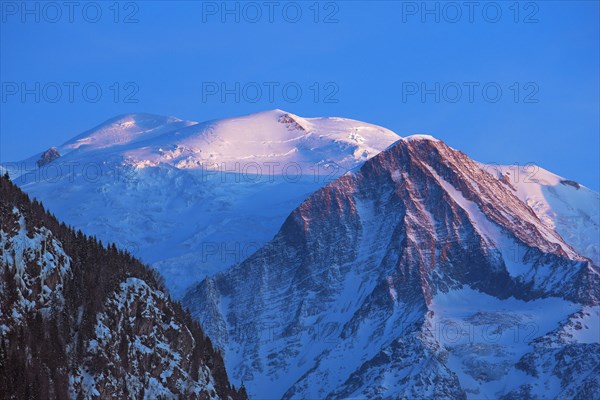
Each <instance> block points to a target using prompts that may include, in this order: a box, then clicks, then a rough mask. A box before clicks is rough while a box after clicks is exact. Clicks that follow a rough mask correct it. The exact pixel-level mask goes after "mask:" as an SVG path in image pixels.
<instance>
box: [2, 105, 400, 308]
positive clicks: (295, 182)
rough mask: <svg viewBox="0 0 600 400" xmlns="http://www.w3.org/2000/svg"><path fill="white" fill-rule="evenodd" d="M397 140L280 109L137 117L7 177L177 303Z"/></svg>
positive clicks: (18, 166) (16, 167)
mask: <svg viewBox="0 0 600 400" xmlns="http://www.w3.org/2000/svg"><path fill="white" fill-rule="evenodd" d="M398 139H399V137H398V136H397V135H396V134H395V133H393V132H391V131H389V130H387V129H384V128H381V127H378V126H375V125H371V124H368V123H364V122H359V121H354V120H349V119H343V118H301V117H298V116H296V115H293V114H290V113H287V112H285V111H281V110H271V111H266V112H261V113H257V114H252V115H247V116H243V117H237V118H229V119H223V120H214V121H208V122H204V123H196V122H190V121H182V120H180V119H177V118H174V117H161V116H156V115H148V114H132V115H125V116H120V117H117V118H114V119H112V120H109V121H107V122H105V123H103V124H101V125H100V126H98V127H96V128H94V129H91V130H89V131H87V132H84V133H83V134H81V135H79V136H76V137H75V138H73V139H72V140H69V141H68V142H66V143H65V144H63V145H62V146H57V147H56V150H57V151H58V153H59V154H60V158H58V159H54V160H53V161H50V162H48V163H47V164H46V165H43V166H42V167H38V166H37V161H38V160H40V158H42V157H43V153H40V154H36V155H35V156H33V157H31V158H29V159H27V160H25V161H23V162H20V163H13V164H9V165H8V166H9V167H10V169H11V176H12V178H13V179H14V180H15V181H16V182H17V184H19V185H20V186H21V187H22V188H23V189H24V190H25V191H26V192H27V193H29V194H30V195H32V196H35V197H37V198H38V199H40V200H41V201H42V202H43V203H44V205H46V206H47V207H48V208H50V209H52V210H53V212H54V213H55V214H56V215H57V216H58V217H59V218H61V219H62V220H64V221H65V222H67V223H69V224H72V225H73V226H76V227H77V228H79V229H82V230H83V231H84V232H86V233H88V234H92V235H96V236H98V237H99V238H100V239H102V240H103V241H104V242H107V241H111V242H116V243H117V244H118V245H119V246H120V247H123V248H126V249H128V250H129V251H130V252H132V253H133V254H134V255H136V256H138V257H140V258H141V259H142V260H143V261H145V262H147V263H150V264H151V265H153V266H155V267H156V268H157V269H158V270H159V271H160V272H161V273H162V274H163V276H164V277H165V279H166V283H167V286H168V287H169V289H170V290H171V291H172V293H173V294H174V295H175V296H179V295H181V294H182V293H183V291H184V290H185V289H186V288H187V287H188V286H189V285H191V284H192V283H194V282H197V281H199V280H201V279H203V278H204V277H205V276H207V275H210V274H212V273H215V272H218V271H221V270H223V269H224V268H225V267H227V266H229V265H232V264H235V263H237V262H240V261H242V260H243V259H245V258H246V257H247V256H249V255H250V254H252V253H253V252H254V251H255V250H256V249H258V248H259V247H260V246H261V245H262V244H264V243H265V242H266V241H268V240H269V239H271V238H272V237H273V235H274V234H275V233H276V232H277V229H278V228H279V226H280V225H281V224H282V223H283V221H284V219H285V217H286V216H287V214H289V212H290V211H292V210H293V209H294V208H295V207H296V206H298V205H299V204H300V202H301V201H302V200H303V199H304V198H305V197H306V196H308V195H309V194H310V193H312V192H314V191H315V190H316V189H318V188H319V187H321V186H323V185H325V184H327V183H329V182H331V181H332V180H334V179H335V178H337V177H338V176H340V175H342V174H344V173H345V172H346V171H348V170H351V169H353V168H356V167H357V166H359V165H361V164H362V163H363V162H364V161H365V160H367V159H368V158H370V157H372V156H373V155H375V154H377V153H378V152H379V151H381V150H383V149H385V148H387V147H388V146H389V145H390V144H392V143H393V142H395V141H396V140H398ZM52 158H53V157H52ZM52 158H50V160H52Z"/></svg>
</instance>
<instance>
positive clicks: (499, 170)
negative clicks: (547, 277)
mask: <svg viewBox="0 0 600 400" xmlns="http://www.w3.org/2000/svg"><path fill="white" fill-rule="evenodd" d="M484 168H485V169H486V170H487V171H488V172H490V173H492V174H493V175H496V176H498V177H499V178H500V179H501V180H502V182H503V183H504V184H505V185H506V186H507V187H508V188H510V189H511V190H512V191H513V192H514V193H515V194H516V195H517V196H518V197H519V198H520V199H521V200H522V201H523V202H524V203H525V204H527V205H528V206H529V207H531V209H532V210H533V211H534V212H535V213H536V215H537V216H538V217H539V218H540V220H541V221H542V222H543V223H544V224H546V225H547V226H549V227H551V228H552V229H555V230H556V231H557V232H558V233H559V234H560V235H561V236H562V237H563V239H564V240H565V241H566V242H567V243H569V244H570V245H571V246H572V247H573V248H574V249H575V250H577V252H579V253H580V254H582V255H584V256H586V257H588V258H590V259H591V260H592V261H594V263H595V264H596V265H600V194H598V193H596V192H594V191H592V190H590V189H588V188H587V187H585V186H583V185H580V184H579V183H577V182H574V181H570V180H567V179H565V178H562V177H560V176H558V175H555V174H553V173H551V172H549V171H546V170H545V169H543V168H540V167H539V166H537V165H533V164H530V165H522V166H514V165H492V164H487V165H485V166H484Z"/></svg>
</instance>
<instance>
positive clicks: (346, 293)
mask: <svg viewBox="0 0 600 400" xmlns="http://www.w3.org/2000/svg"><path fill="white" fill-rule="evenodd" d="M498 178H501V179H498ZM553 182H554V183H556V182H555V181H550V180H544V181H538V182H537V183H535V184H531V185H529V186H527V185H523V186H519V185H511V184H510V181H507V180H506V179H502V176H499V175H497V174H493V173H490V171H489V170H488V168H486V166H484V165H482V164H478V163H476V162H474V161H472V160H471V159H470V158H468V157H467V156H466V155H465V154H464V153H462V152H460V151H457V150H454V149H452V148H450V147H448V146H447V145H445V144H444V143H443V142H441V141H439V140H436V139H434V138H431V137H428V136H423V135H418V136H410V137H407V138H404V139H402V140H400V141H398V142H397V143H396V144H395V145H393V146H391V147H390V148H389V149H387V150H385V151H383V152H382V153H380V154H378V155H376V156H375V157H373V158H371V159H370V160H368V161H367V162H365V164H364V165H363V166H362V167H361V168H360V169H359V170H358V171H357V172H354V173H349V174H345V175H344V176H342V177H340V178H339V179H337V180H335V181H334V182H332V183H330V184H328V185H326V186H325V187H323V188H321V189H319V190H317V191H316V192H315V193H314V194H312V195H311V196H309V197H308V198H307V199H306V200H305V201H304V202H303V203H302V204H301V205H300V206H299V207H298V208H296V209H295V210H294V211H293V212H292V213H291V214H290V215H289V216H288V218H287V219H286V221H285V223H284V224H283V226H282V227H281V229H280V230H279V232H278V233H277V234H276V236H275V237H274V238H273V240H271V241H270V242H268V243H267V244H266V245H264V246H263V247H262V248H261V249H259V250H258V251H257V252H255V253H254V254H253V255H251V256H250V257H249V258H248V259H246V260H245V261H243V262H242V263H240V264H239V265H236V266H234V267H232V268H230V269H228V270H227V271H224V272H222V273H219V274H217V275H216V276H214V277H211V278H208V279H205V280H204V281H203V282H202V283H200V284H199V285H197V286H196V287H195V288H193V289H192V290H190V291H189V292H188V293H187V294H186V296H185V298H184V305H187V306H188V307H189V308H190V309H191V311H192V313H193V315H194V316H195V317H196V318H198V319H199V320H200V321H202V323H203V326H205V327H206V329H207V332H208V334H209V335H210V336H211V337H213V338H215V340H216V341H217V343H218V345H219V346H221V347H222V348H223V349H224V351H225V363H226V365H227V367H228V371H230V375H231V377H232V379H233V380H234V381H237V382H240V381H242V380H243V381H244V383H245V385H246V387H247V388H248V392H249V394H250V396H251V397H252V396H254V397H255V398H269V399H271V398H284V399H306V398H319V399H348V398H355V399H391V398H394V399H398V398H400V399H422V398H427V399H429V398H440V399H441V398H443V399H464V398H472V399H486V398H490V399H491V398H502V399H559V398H560V399H565V398H569V399H599V398H600V384H599V383H598V380H597V376H598V375H599V374H600V338H599V335H600V329H599V324H600V309H599V307H598V298H599V296H600V268H599V267H598V266H597V265H595V264H594V263H593V262H592V261H591V260H590V259H589V258H586V257H584V256H583V255H582V254H580V253H578V252H577V251H576V250H575V249H574V246H575V247H578V246H576V245H577V244H578V243H576V242H574V243H575V244H574V245H573V246H572V245H570V244H568V243H567V242H566V241H565V240H563V238H562V237H561V235H560V234H559V233H557V232H556V230H555V229H553V228H556V229H557V230H559V231H560V229H561V228H559V227H557V226H558V225H554V226H553V225H552V224H551V223H549V222H548V221H546V220H544V217H545V216H553V215H560V214H561V213H563V212H571V211H572V210H576V209H586V207H587V206H585V205H582V204H580V203H577V204H569V202H570V201H571V200H572V199H578V197H577V195H573V194H572V193H571V192H570V191H566V190H565V189H569V188H567V187H566V186H565V184H566V185H567V186H571V187H573V189H575V187H574V185H573V184H572V183H569V182H566V183H565V182H563V183H560V182H558V183H557V184H555V185H554V186H553ZM563 186H565V188H563ZM551 188H553V189H551ZM579 190H581V188H580V189H579ZM547 193H550V194H553V195H554V194H555V196H554V197H545V195H546V194H547ZM580 193H584V192H580ZM540 194H541V195H542V196H544V197H542V198H539V197H538V200H539V201H540V202H542V203H543V202H546V204H548V205H549V206H551V207H550V208H544V207H533V209H532V208H531V207H530V205H532V204H533V203H532V201H534V202H535V201H536V200H535V198H536V195H540ZM557 199H560V200H557ZM556 201H562V202H564V203H566V204H568V206H565V207H559V206H557V205H556ZM549 210H550V211H549ZM553 212H556V214H552V213H553ZM587 215H589V216H590V218H591V219H593V218H594V217H593V215H594V214H587ZM596 222H597V221H596ZM561 224H562V223H561ZM561 226H566V227H569V225H568V224H562V225H561ZM596 229H597V228H596Z"/></svg>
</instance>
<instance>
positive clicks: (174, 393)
mask: <svg viewBox="0 0 600 400" xmlns="http://www.w3.org/2000/svg"><path fill="white" fill-rule="evenodd" d="M0 261H1V270H0V397H2V398H3V399H67V398H70V399H97V398H119V399H128V398H131V399H157V398H161V399H178V398H179V399H180V398H186V399H215V400H216V399H223V400H233V399H240V400H244V399H246V398H247V397H246V395H245V392H244V391H243V390H240V391H237V390H236V389H235V388H232V387H231V385H230V383H229V380H228V378H227V374H226V373H225V368H224V365H223V359H222V357H221V355H220V354H219V353H218V352H217V351H216V350H215V349H214V348H213V346H212V344H211V341H210V339H208V338H207V337H206V336H205V335H204V332H203V331H202V329H201V328H200V326H199V325H198V324H197V322H195V321H193V320H192V319H191V317H190V315H189V314H188V313H186V312H185V311H183V309H182V308H181V306H180V305H179V304H178V303H175V302H173V301H171V300H170V298H169V296H168V295H167V294H165V290H164V287H163V286H162V284H161V283H160V280H159V279H157V276H156V272H155V271H154V270H151V269H149V268H147V267H145V266H144V265H142V264H141V263H140V262H139V261H137V260H135V259H133V258H132V257H131V256H130V255H129V254H126V253H124V252H123V251H122V250H120V249H117V248H116V247H114V245H111V246H109V247H108V248H105V247H104V246H102V244H101V243H98V242H97V240H96V239H92V238H89V237H86V236H84V235H82V234H81V232H80V231H79V232H75V230H73V229H71V228H68V227H67V226H65V225H64V224H59V222H58V221H57V220H56V219H55V218H54V217H52V216H51V214H48V213H46V211H45V210H44V208H43V207H42V206H41V205H40V204H39V203H37V202H30V201H29V199H28V198H27V196H26V195H25V194H24V193H23V192H22V191H21V190H20V189H19V188H18V187H17V186H15V185H13V184H12V183H11V182H10V180H9V179H8V178H5V177H4V176H2V177H0Z"/></svg>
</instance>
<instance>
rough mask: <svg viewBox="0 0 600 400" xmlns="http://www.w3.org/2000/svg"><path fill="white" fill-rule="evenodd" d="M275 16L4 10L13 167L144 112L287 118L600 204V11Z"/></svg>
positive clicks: (3, 145)
mask: <svg viewBox="0 0 600 400" xmlns="http://www.w3.org/2000/svg"><path fill="white" fill-rule="evenodd" d="M276 3H277V4H276V5H274V6H273V7H274V8H273V9H271V10H270V9H269V6H268V5H265V2H262V1H261V2H251V3H237V2H229V3H227V7H228V10H229V13H223V12H224V11H227V10H224V9H223V3H222V2H203V3H199V2H198V3H193V2H169V3H166V2H165V3H162V2H160V1H152V2H124V3H120V4H119V5H118V7H116V8H115V7H114V5H113V2H106V3H101V2H97V3H93V2H92V3H86V2H80V3H79V6H78V7H77V8H75V9H73V10H69V9H67V8H66V7H65V6H61V4H62V2H58V3H54V4H59V8H58V9H54V8H52V6H46V4H47V3H38V2H31V3H29V5H28V7H30V9H29V12H26V13H23V12H24V10H23V9H21V7H23V6H22V4H21V2H2V9H1V15H0V17H1V18H2V19H1V25H0V26H1V27H0V33H1V36H0V51H1V57H0V67H1V69H0V75H1V81H2V87H1V90H0V97H1V99H0V106H1V118H0V159H1V160H2V161H14V160H19V159H23V158H25V157H27V156H30V155H32V154H33V153H36V152H38V151H41V150H45V149H47V148H48V147H50V146H52V145H58V144H61V143H62V142H64V141H66V140H67V139H69V138H71V137H73V136H75V135H76V134H78V133H81V132H82V131H84V130H86V129H89V128H91V127H93V126H95V125H97V124H99V123H101V122H102V121H104V120H106V119H108V118H111V117H113V116H115V115H118V114H124V113H129V112H150V113H156V114H163V115H175V116H177V117H180V118H184V119H190V120H195V121H203V120H207V119H214V118H221V117H227V116H235V115H240V114H245V113H251V112H255V111H261V110H265V109H271V108H281V109H284V110H287V111H290V112H292V113H295V114H298V115H301V116H308V117H310V116H341V117H348V118H355V119H359V120H364V121H368V122H371V123H375V124H379V125H382V126H385V127H387V128H389V129H392V130H394V131H395V132H397V133H398V134H400V135H408V134H411V133H428V134H431V135H434V136H436V137H438V138H440V139H443V140H444V141H446V142H447V143H448V144H450V145H451V146H453V147H455V148H458V149H461V150H463V151H464V152H465V153H467V154H468V155H470V156H471V157H473V158H474V159H476V160H478V161H485V162H497V163H520V164H525V163H529V162H534V163H537V164H539V165H541V166H542V167H544V168H546V169H549V170H550V171H552V172H555V173H557V174H559V175H563V176H565V177H567V178H570V179H574V180H577V181H579V182H581V183H583V184H584V185H586V186H588V187H591V188H592V189H594V190H598V189H599V187H600V183H599V181H600V175H599V171H600V161H599V153H600V126H599V123H600V121H599V109H600V104H599V103H600V101H599V88H600V83H599V71H600V65H599V60H600V50H599V48H600V47H599V37H600V27H599V21H600V12H599V3H598V2H592V1H589V2H573V1H569V2H558V1H557V2H519V3H515V2H478V5H477V6H474V8H473V9H471V10H470V9H469V8H467V7H466V6H465V5H464V2H462V1H461V2H449V3H448V2H440V3H438V2H429V3H427V5H426V7H427V9H423V6H422V4H423V3H422V2H420V1H419V2H392V1H390V2H368V3H367V2H359V1H342V2H320V3H318V5H317V6H315V3H314V2H312V1H311V2H283V1H281V2H276ZM86 5H87V6H86ZM84 6H85V10H83V8H84ZM15 7H16V8H17V9H15ZM36 7H38V8H37V9H36ZM436 7H437V8H436ZM436 10H437V11H436ZM25 11H27V10H25ZM70 11H72V15H69V14H70ZM97 11H100V12H101V14H100V15H99V16H98V17H96V15H98V14H97ZM257 12H260V15H259V14H258V13H257ZM271 12H272V13H271ZM299 12H300V13H301V14H299ZM498 13H500V14H498ZM36 19H38V20H36ZM70 19H72V22H71V21H70ZM236 19H237V21H236ZM436 19H437V21H436ZM94 20H98V21H97V22H94ZM125 20H127V21H128V23H125ZM115 21H116V22H115ZM294 21H296V22H294ZM36 85H37V86H36ZM223 85H224V86H225V89H226V90H229V92H228V93H229V94H227V95H226V96H225V98H224V99H223V98H222V96H221V95H222V88H223ZM236 85H239V86H236ZM236 87H239V90H237V95H238V96H239V98H237V99H236ZM57 88H59V89H60V92H59V91H58V90H57ZM69 88H71V89H72V93H69ZM84 88H85V91H84ZM98 88H100V90H101V91H102V94H101V95H96V93H97V92H96V90H97V89H98ZM257 88H260V89H261V91H260V92H258V91H257ZM269 88H271V89H272V92H270V90H269ZM23 89H25V90H26V92H23ZM298 89H300V90H301V94H300V93H299V92H298ZM423 89H424V90H425V92H424V91H423ZM27 90H28V91H29V92H27ZM211 90H212V91H211ZM459 90H460V91H459ZM498 90H499V91H500V93H501V97H498V96H497V93H498ZM70 94H72V96H73V97H72V98H69V97H70ZM115 94H117V95H118V96H116V97H115ZM270 95H271V96H272V98H270ZM36 96H37V97H38V98H36ZM94 100H96V101H95V102H94ZM130 101H136V102H130Z"/></svg>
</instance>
